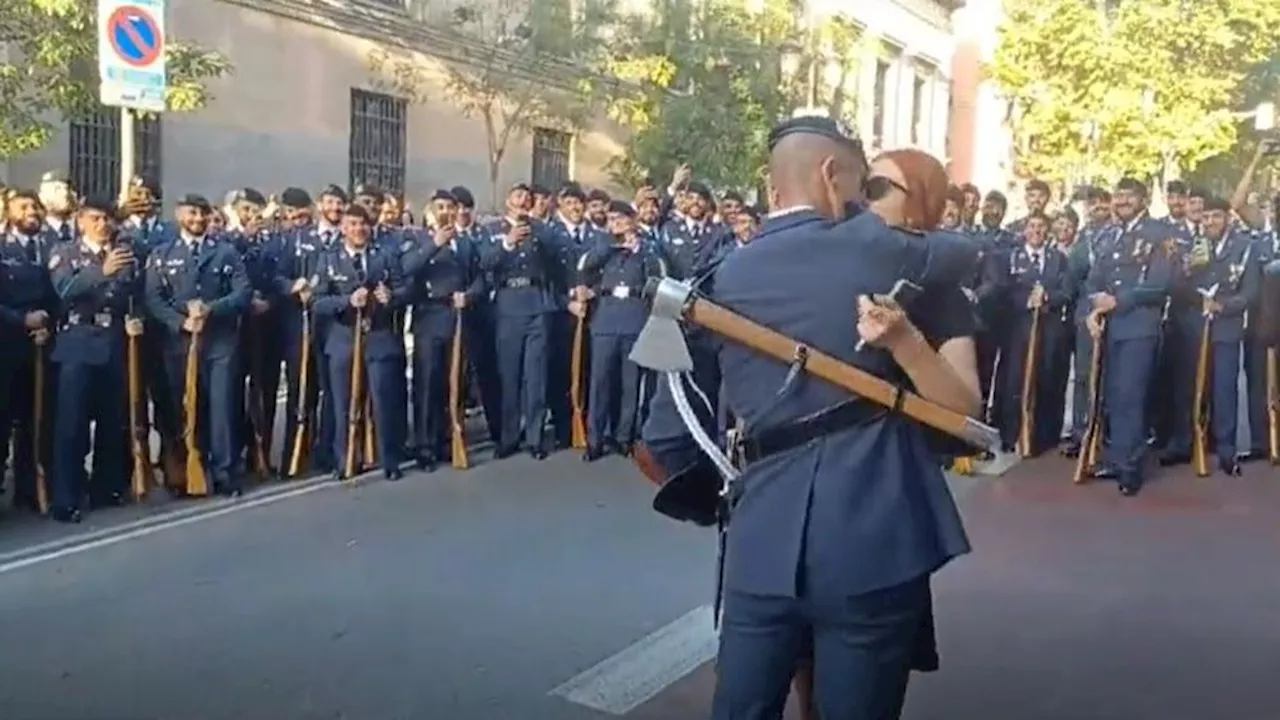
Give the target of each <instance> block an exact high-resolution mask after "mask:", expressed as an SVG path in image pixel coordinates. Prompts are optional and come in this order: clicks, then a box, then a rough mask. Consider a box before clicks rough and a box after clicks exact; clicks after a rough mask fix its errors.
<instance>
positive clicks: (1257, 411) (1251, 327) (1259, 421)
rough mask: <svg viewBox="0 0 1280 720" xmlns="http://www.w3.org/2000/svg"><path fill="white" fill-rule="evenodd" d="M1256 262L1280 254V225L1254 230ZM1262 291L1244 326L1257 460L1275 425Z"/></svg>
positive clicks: (1251, 456)
mask: <svg viewBox="0 0 1280 720" xmlns="http://www.w3.org/2000/svg"><path fill="white" fill-rule="evenodd" d="M1252 242H1253V253H1252V259H1253V262H1255V263H1257V264H1258V267H1259V268H1265V267H1266V266H1267V265H1269V264H1271V263H1273V262H1274V261H1275V260H1276V259H1277V258H1280V251H1278V247H1280V228H1273V229H1272V230H1271V231H1269V232H1268V231H1262V230H1258V231H1254V232H1253V233H1252ZM1262 315H1263V310H1262V293H1261V292H1259V293H1257V294H1256V295H1255V296H1254V297H1253V298H1252V299H1251V300H1250V304H1249V309H1248V311H1247V312H1246V313H1245V326H1244V377H1245V403H1246V407H1247V408H1248V413H1249V447H1248V448H1247V449H1248V453H1249V454H1248V458H1249V459H1250V460H1256V459H1261V458H1266V457H1268V456H1269V454H1270V446H1271V443H1270V441H1269V439H1268V438H1269V436H1268V430H1269V428H1270V426H1271V421H1270V417H1269V415H1268V414H1267V404H1268V399H1267V343H1266V340H1265V339H1264V338H1263V337H1262V334H1261V333H1260V332H1259V329H1260V327H1261V322H1260V321H1261V319H1262Z"/></svg>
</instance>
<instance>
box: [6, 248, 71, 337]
mask: <svg viewBox="0 0 1280 720" xmlns="http://www.w3.org/2000/svg"><path fill="white" fill-rule="evenodd" d="M50 252H51V249H50V248H49V247H48V246H47V245H46V243H45V239H44V237H43V236H42V233H40V232H37V233H36V235H35V236H33V237H30V238H27V244H26V245H25V246H24V245H23V244H22V242H21V240H20V239H19V237H18V234H17V231H16V230H13V229H10V230H9V231H8V232H7V233H6V234H5V235H4V237H3V242H0V354H4V355H11V356H12V355H19V356H21V355H24V354H25V355H26V356H28V357H30V355H31V353H32V347H33V346H32V343H31V335H30V334H29V332H28V330H27V326H26V317H27V313H29V312H34V311H36V310H43V311H45V312H46V313H48V314H49V326H48V327H49V329H50V330H52V329H53V323H54V321H55V320H56V318H57V315H58V312H57V311H58V300H57V295H56V294H55V293H54V290H53V283H52V282H51V281H50V279H49V270H48V262H49V255H50Z"/></svg>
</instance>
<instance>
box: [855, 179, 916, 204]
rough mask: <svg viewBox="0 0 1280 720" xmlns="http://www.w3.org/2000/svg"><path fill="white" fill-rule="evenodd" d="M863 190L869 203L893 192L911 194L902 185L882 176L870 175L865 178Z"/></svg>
mask: <svg viewBox="0 0 1280 720" xmlns="http://www.w3.org/2000/svg"><path fill="white" fill-rule="evenodd" d="M863 190H864V191H865V193H866V196H867V200H868V201H869V202H875V201H877V200H882V199H884V198H886V197H888V196H889V193H892V192H893V191H894V190H897V191H899V192H901V193H902V194H903V195H910V194H911V193H910V192H909V191H908V190H907V188H906V187H905V186H904V185H902V183H900V182H898V181H897V180H893V179H891V178H887V177H885V176H883V175H872V176H871V177H869V178H867V181H866V183H865V184H864V185H863Z"/></svg>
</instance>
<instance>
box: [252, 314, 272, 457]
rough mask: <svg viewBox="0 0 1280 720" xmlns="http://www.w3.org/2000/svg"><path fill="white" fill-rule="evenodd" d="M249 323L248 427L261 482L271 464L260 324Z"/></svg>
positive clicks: (253, 319) (253, 320) (256, 322)
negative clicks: (263, 390)
mask: <svg viewBox="0 0 1280 720" xmlns="http://www.w3.org/2000/svg"><path fill="white" fill-rule="evenodd" d="M246 322H248V323H249V337H250V343H249V407H248V410H249V425H250V426H252V427H251V428H250V430H251V431H252V432H253V464H254V465H255V466H256V469H257V471H258V477H259V478H260V479H261V480H264V481H265V480H267V479H269V478H270V477H271V463H270V462H269V461H268V460H267V456H268V454H269V453H268V450H267V443H268V442H269V441H268V440H267V437H265V434H266V433H269V432H270V429H269V428H267V414H266V412H265V409H264V408H263V406H262V380H263V378H262V333H261V323H259V322H258V321H257V320H256V319H255V318H252V317H250V318H248V319H247V321H246Z"/></svg>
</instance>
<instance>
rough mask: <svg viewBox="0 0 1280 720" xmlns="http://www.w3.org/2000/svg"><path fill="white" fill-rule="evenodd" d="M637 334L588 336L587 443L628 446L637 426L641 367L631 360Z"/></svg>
mask: <svg viewBox="0 0 1280 720" xmlns="http://www.w3.org/2000/svg"><path fill="white" fill-rule="evenodd" d="M635 343H636V336H635V335H629V334H620V335H612V334H593V335H592V336H591V359H592V362H591V390H590V392H591V403H590V405H588V406H587V443H588V444H589V445H590V446H591V447H593V448H599V447H602V446H603V445H604V444H605V443H607V442H613V443H617V444H620V445H630V444H631V443H634V442H635V441H636V438H637V437H638V435H639V428H640V424H639V423H640V366H639V365H636V364H635V363H633V362H631V360H630V359H629V356H630V355H631V347H632V346H633V345H635Z"/></svg>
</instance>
